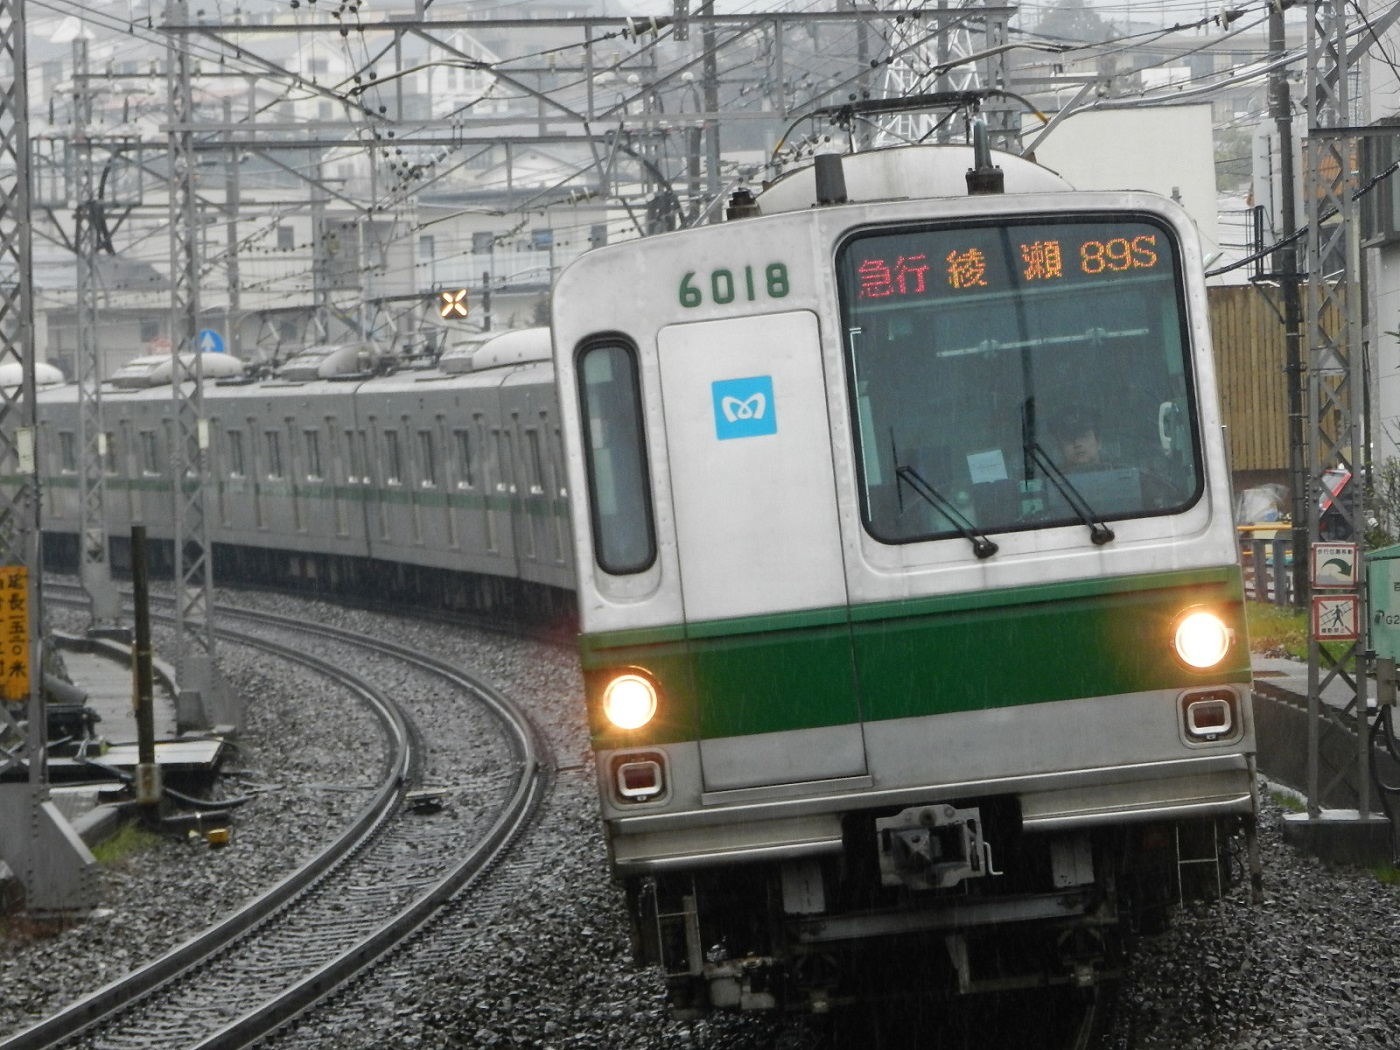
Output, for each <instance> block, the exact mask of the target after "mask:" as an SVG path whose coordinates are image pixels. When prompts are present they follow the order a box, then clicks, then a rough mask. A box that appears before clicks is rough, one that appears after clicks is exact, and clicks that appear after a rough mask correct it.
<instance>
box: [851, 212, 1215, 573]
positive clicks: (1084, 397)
mask: <svg viewBox="0 0 1400 1050" xmlns="http://www.w3.org/2000/svg"><path fill="white" fill-rule="evenodd" d="M1177 258H1178V249H1177V246H1176V243H1175V241H1174V239H1173V238H1172V236H1171V234H1170V233H1169V232H1168V231H1167V229H1166V228H1165V227H1163V226H1159V225H1157V224H1156V223H1153V222H1150V221H1148V220H1145V219H1142V218H1139V217H1137V216H1132V217H1129V218H1121V217H1120V218H1097V219H1093V220H1080V219H1071V220H1062V221H1024V220H1019V221H1013V222H1012V223H1010V224H1002V225H989V224H983V225H977V226H960V227H949V226H942V227H923V228H918V229H902V230H898V231H890V230H876V231H871V232H868V233H862V234H858V235H856V236H854V237H852V238H851V239H850V240H848V241H847V242H846V243H845V244H844V245H843V246H842V248H841V250H840V252H839V253H838V256H837V272H838V282H839V286H840V297H841V307H842V320H843V324H844V330H845V335H846V353H847V368H848V377H849V382H850V384H851V400H852V405H853V407H854V414H855V420H854V423H855V430H856V434H857V443H858V448H857V451H858V457H859V463H860V473H861V490H862V513H863V517H864V519H865V522H866V527H867V528H868V529H869V531H870V532H871V534H872V535H874V536H875V537H876V538H877V539H880V540H882V541H884V542H888V543H900V542H910V541H915V540H923V539H932V538H939V537H943V536H963V537H968V538H973V537H975V536H977V535H982V534H986V533H995V532H1009V531H1015V530H1023V529H1035V528H1042V527H1051V526H1056V527H1058V526H1063V525H1067V524H1084V525H1087V526H1090V527H1091V529H1092V530H1093V536H1094V541H1095V542H1105V541H1106V540H1109V539H1112V532H1111V530H1107V529H1105V528H1104V526H1103V525H1102V522H1103V521H1111V520H1115V519H1123V518H1130V517H1140V516H1144V515H1157V514H1170V513H1174V512H1176V511H1179V510H1181V509H1183V508H1185V507H1186V506H1188V505H1190V504H1191V503H1193V502H1194V501H1195V500H1196V499H1197V498H1198V497H1199V493H1200V478H1201V471H1200V455H1199V452H1198V449H1197V446H1196V441H1195V433H1196V426H1195V409H1194V405H1193V403H1192V401H1191V397H1190V390H1191V382H1190V374H1189V368H1188V360H1187V339H1186V334H1185V326H1184V320H1183V317H1182V307H1181V301H1182V293H1181V287H1180V286H1181V280H1180V276H1179V272H1180V268H1179V266H1178V263H1177ZM974 542H975V540H974ZM982 550H985V548H982ZM979 553H981V551H980V550H979Z"/></svg>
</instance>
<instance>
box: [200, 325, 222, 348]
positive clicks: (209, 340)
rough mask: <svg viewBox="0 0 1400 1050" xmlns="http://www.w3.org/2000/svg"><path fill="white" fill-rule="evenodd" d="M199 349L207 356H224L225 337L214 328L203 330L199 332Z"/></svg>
mask: <svg viewBox="0 0 1400 1050" xmlns="http://www.w3.org/2000/svg"><path fill="white" fill-rule="evenodd" d="M199 349H200V350H202V351H203V352H204V353H206V354H222V353H223V352H224V337H223V336H221V335H220V334H219V333H218V332H216V331H214V329H212V328H201V329H200V330H199Z"/></svg>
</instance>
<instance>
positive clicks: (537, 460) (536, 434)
mask: <svg viewBox="0 0 1400 1050" xmlns="http://www.w3.org/2000/svg"><path fill="white" fill-rule="evenodd" d="M524 429H525V470H526V473H527V475H528V477H527V478H526V482H527V487H528V488H529V490H530V495H532V496H543V495H544V452H543V451H542V450H541V448H540V431H539V428H538V427H525V428H524Z"/></svg>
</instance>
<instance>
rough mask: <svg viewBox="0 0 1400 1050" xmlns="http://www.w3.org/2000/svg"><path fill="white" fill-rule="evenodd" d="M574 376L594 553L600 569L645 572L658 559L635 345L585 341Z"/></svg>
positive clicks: (621, 572) (616, 572)
mask: <svg viewBox="0 0 1400 1050" xmlns="http://www.w3.org/2000/svg"><path fill="white" fill-rule="evenodd" d="M578 375H579V407H580V410H581V414H582V423H583V434H584V442H583V447H584V453H585V459H586V464H587V469H588V505H589V516H590V518H591V519H592V527H593V543H594V557H595V558H596V559H597V562H598V565H599V567H600V568H602V569H603V571H605V572H609V573H613V574H626V573H637V572H643V571H645V570H646V569H648V568H650V566H651V564H652V563H653V562H654V561H655V560H656V527H655V524H654V521H653V518H652V508H651V480H650V475H649V472H648V466H647V450H646V438H645V431H644V429H643V426H642V398H641V384H640V382H639V379H638V373H637V357H636V352H635V351H634V350H633V348H632V347H631V346H629V345H627V344H625V343H622V342H620V341H617V340H607V341H598V342H594V343H590V344H585V345H584V346H583V348H582V349H581V350H580V351H579V355H578Z"/></svg>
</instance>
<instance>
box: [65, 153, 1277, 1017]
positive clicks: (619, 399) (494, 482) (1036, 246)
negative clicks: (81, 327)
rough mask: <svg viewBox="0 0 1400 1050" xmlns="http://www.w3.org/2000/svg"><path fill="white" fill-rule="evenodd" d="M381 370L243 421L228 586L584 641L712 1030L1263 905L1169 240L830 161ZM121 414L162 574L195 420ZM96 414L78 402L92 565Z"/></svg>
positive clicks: (1249, 748) (1087, 951) (223, 390)
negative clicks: (455, 340) (1210, 906)
mask: <svg viewBox="0 0 1400 1050" xmlns="http://www.w3.org/2000/svg"><path fill="white" fill-rule="evenodd" d="M364 357H365V355H364V354H362V353H359V352H357V351H353V350H352V351H350V352H346V351H344V350H343V348H342V349H341V350H340V351H337V352H332V350H331V349H328V348H324V347H323V348H317V349H316V350H315V351H314V352H312V351H308V353H307V354H306V355H302V358H304V359H300V360H299V359H293V361H291V362H289V363H288V365H287V366H286V367H284V368H283V369H282V370H281V371H280V374H278V375H276V376H273V377H270V378H266V379H250V378H248V377H247V376H230V377H227V378H225V379H219V380H207V381H206V389H205V393H204V405H205V412H206V415H207V417H208V419H209V425H210V433H211V440H210V456H211V467H212V470H211V473H212V478H213V481H214V484H213V491H212V492H210V493H209V495H208V497H207V498H209V499H211V500H212V501H213V506H214V507H215V510H214V511H213V513H212V514H211V515H210V520H211V521H212V523H213V531H212V540H213V544H214V551H215V555H216V569H217V568H218V566H219V565H221V564H222V565H224V566H226V568H227V570H228V571H231V572H233V573H234V574H235V575H238V574H251V575H252V576H254V577H262V578H276V579H287V578H290V579H293V580H297V581H300V582H302V583H303V584H305V585H307V586H314V587H317V588H320V587H325V588H327V589H330V588H332V587H338V586H346V585H348V586H351V587H360V588H365V587H368V588H370V589H372V590H381V589H389V588H392V589H394V590H396V591H399V592H402V591H403V590H405V589H406V590H407V591H409V592H410V593H413V594H415V595H416V596H417V597H418V598H419V599H420V600H423V601H433V602H437V603H439V604H442V605H445V606H447V607H451V608H462V609H472V610H476V611H486V612H491V611H492V610H501V611H503V612H512V613H518V614H521V615H523V616H526V617H530V618H533V619H535V620H536V621H537V622H547V623H562V622H567V623H568V628H567V629H568V630H569V631H571V632H574V633H576V635H577V642H578V650H579V654H580V661H581V666H582V670H583V676H584V689H585V696H584V698H583V702H584V703H585V704H586V707H587V712H588V719H589V726H590V731H591V734H592V742H593V749H594V758H595V768H596V777H597V790H598V798H599V807H600V814H601V820H602V823H603V827H604V830H605V837H606V841H607V848H608V858H609V864H610V867H611V871H612V873H613V875H614V876H615V878H616V879H617V881H618V882H619V884H620V885H621V887H622V889H623V890H624V891H625V898H626V901H627V908H628V912H629V915H630V919H631V923H632V935H633V945H634V949H635V952H636V955H637V958H638V960H639V962H641V963H644V964H647V965H652V966H656V967H659V968H660V969H661V971H662V972H664V974H665V979H666V983H667V992H668V998H669V1003H670V1006H671V1009H672V1011H673V1013H674V1014H676V1015H677V1016H703V1015H705V1014H707V1013H709V1012H711V1011H716V1010H738V1011H748V1010H754V1011H788V1012H793V1013H805V1014H824V1013H829V1012H831V1011H833V1010H836V1009H838V1008H840V1007H841V1006H843V1005H846V1004H851V1003H858V1002H865V1001H870V1000H871V999H873V998H879V997H883V996H889V995H896V994H911V995H920V996H933V997H935V998H947V999H960V998H964V997H971V996H975V995H978V994H980V993H1000V992H1005V991H1008V990H1011V989H1016V988H1046V987H1057V988H1065V989H1073V990H1076V991H1077V992H1080V993H1083V994H1090V995H1092V994H1093V993H1094V990H1095V989H1096V988H1099V987H1100V986H1102V985H1105V984H1110V983H1111V982H1112V981H1113V980H1114V979H1115V978H1116V977H1117V976H1118V974H1119V972H1120V969H1121V965H1122V958H1123V950H1124V944H1125V941H1126V939H1127V938H1128V937H1130V936H1131V934H1132V933H1133V932H1134V931H1137V930H1141V929H1144V928H1149V927H1152V926H1154V925H1157V924H1159V923H1160V922H1162V921H1163V920H1164V918H1165V917H1167V916H1168V915H1169V914H1170V912H1171V909H1172V908H1173V907H1174V906H1175V905H1177V904H1178V903H1179V902H1180V901H1182V900H1184V899H1187V898H1193V897H1204V898H1212V897H1218V896H1219V895H1220V894H1222V893H1223V892H1224V888H1225V886H1226V885H1227V884H1228V883H1229V882H1231V881H1233V880H1235V879H1239V878H1249V879H1251V880H1253V882H1254V883H1255V885H1256V887H1257V885H1258V880H1259V866H1258V856H1257V849H1256V847H1255V843H1254V825H1255V821H1256V819H1257V814H1258V805H1259V799H1258V787H1257V782H1258V778H1257V775H1256V770H1255V755H1254V752H1255V729H1254V720H1253V712H1252V708H1251V673H1250V663H1249V651H1248V641H1247V632H1246V624H1245V613H1244V591H1243V584H1242V580H1241V573H1240V567H1239V563H1238V559H1237V553H1236V546H1235V542H1236V541H1235V534H1234V527H1233V522H1232V520H1231V508H1232V499H1231V493H1230V480H1229V473H1228V464H1227V459H1226V449H1225V446H1224V441H1223V437H1222V428H1221V418H1220V409H1219V403H1218V396H1217V390H1216V385H1215V378H1214V372H1213V367H1212V357H1211V343H1210V333H1209V330H1208V321H1207V310H1206V290H1205V282H1204V276H1203V271H1202V266H1201V249H1200V244H1199V242H1198V239H1197V236H1196V233H1195V231H1194V229H1193V227H1192V224H1191V222H1190V220H1189V219H1188V217H1187V216H1186V215H1185V213H1184V212H1183V211H1182V210H1181V209H1180V208H1179V207H1178V206H1176V205H1175V204H1174V203H1172V202H1171V201H1168V200H1165V199H1163V198H1161V197H1159V196H1156V195H1153V194H1149V193H1145V192H1083V191H1076V190H1074V189H1073V188H1072V187H1071V186H1069V184H1068V183H1067V182H1066V181H1065V180H1063V179H1062V178H1061V177H1059V176H1058V175H1057V174H1055V173H1054V172H1051V171H1049V170H1047V169H1045V168H1042V167H1039V166H1037V165H1036V164H1035V163H1033V162H1032V161H1030V160H1026V159H1023V158H1021V157H1018V156H1015V155H1012V154H1007V153H1001V152H998V151H994V150H990V149H987V148H986V146H985V143H984V142H980V141H979V142H976V143H974V144H971V145H965V146H964V145H954V146H949V145H936V146H935V145H925V146H908V147H900V148H894V149H887V150H871V151H866V152H863V153H852V154H848V155H839V154H830V155H823V156H819V157H816V158H814V159H813V162H812V163H811V164H807V165H804V166H799V167H797V168H795V169H794V170H792V171H790V172H788V173H787V174H785V175H783V176H782V177H781V178H778V179H776V180H775V181H773V182H772V183H771V184H769V185H767V186H765V187H763V188H762V190H761V192H758V193H753V192H751V191H749V190H746V189H741V190H738V191H736V192H735V193H734V194H733V196H732V197H731V199H730V201H729V207H728V209H727V210H726V214H725V221H723V222H718V223H715V224H713V225H707V226H698V227H693V228H689V229H684V230H679V231H674V232H670V233H664V234H660V235H656V236H652V237H647V238H645V239H642V240H638V241H632V242H627V243H622V244H615V245H609V246H603V247H599V248H596V249H594V250H592V251H589V252H588V253H586V254H584V255H583V256H581V257H580V258H579V259H578V260H576V261H575V262H573V263H571V264H570V265H569V266H568V267H567V268H566V269H565V270H564V271H563V272H562V273H561V274H560V276H559V277H558V279H557V282H556V284H555V287H554V289H553V292H552V302H551V323H550V326H549V328H548V329H537V330H528V331H522V332H513V333H507V334H504V335H500V336H498V337H496V338H494V339H492V340H490V341H487V342H485V343H483V344H482V345H480V346H475V347H472V348H471V349H470V351H469V352H467V351H464V352H463V353H462V354H460V355H453V354H448V355H445V356H444V357H443V358H442V359H441V360H438V361H436V362H433V363H430V364H428V365H425V366H424V367H421V368H400V369H398V370H386V369H384V368H382V367H378V366H373V367H372V366H369V365H367V363H366V361H365V360H364ZM332 358H334V359H335V360H336V361H339V362H340V364H339V365H333V364H332V363H331V359H332ZM142 367H145V368H148V369H149V367H150V365H149V364H148V365H146V366H142ZM138 371H139V369H138ZM385 373H387V374H385ZM117 378H118V380H120V379H121V377H117ZM126 382H127V383H128V385H126V386H121V385H119V383H118V382H114V383H113V384H109V391H110V392H104V402H103V405H104V409H103V410H104V413H105V419H106V420H107V421H109V422H110V426H107V425H106V424H104V426H106V428H107V436H106V448H107V451H106V459H107V462H106V478H107V501H106V502H107V507H108V516H109V520H110V521H111V523H112V533H113V536H114V537H117V536H119V534H120V527H121V525H122V524H125V523H127V522H131V523H136V522H139V523H142V524H146V525H147V526H148V527H149V528H150V530H151V534H152V535H153V536H159V535H161V528H162V527H165V526H167V525H168V514H169V510H168V509H165V503H166V502H168V497H166V498H164V500H163V501H162V500H160V499H157V498H156V497H157V495H158V494H159V493H158V490H159V488H160V486H161V485H164V486H165V489H166V490H167V492H168V488H169V481H168V478H166V477H165V475H164V474H163V473H162V472H163V471H164V470H165V469H166V466H167V464H168V452H169V441H170V425H171V424H170V422H169V420H170V419H171V408H170V402H171V399H170V391H169V388H168V386H166V387H164V388H162V387H160V386H159V385H147V386H141V385H140V380H139V378H131V379H128V380H126ZM166 382H167V383H168V379H167V380H166ZM74 402H75V397H74V394H73V391H72V388H71V386H68V387H55V388H52V389H48V390H45V391H44V392H43V393H42V394H41V395H40V413H39V419H40V422H39V431H40V433H39V447H40V453H41V455H40V462H41V473H42V474H43V484H42V493H43V496H42V498H43V501H44V510H43V514H44V528H45V533H46V536H49V537H51V540H50V541H49V542H51V543H52V542H56V543H58V544H60V545H62V544H64V543H68V544H76V538H75V537H76V535H77V513H78V492H77V485H76V474H77V469H78V468H77V464H76V462H75V459H74V455H73V452H72V449H73V448H74V447H75V441H76V438H75V436H74V429H73V420H74V418H75V417H74V415H73V413H74V411H75V408H74ZM158 508H159V509H158ZM159 514H165V515H166V516H167V517H166V518H165V519H161V518H159Z"/></svg>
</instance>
